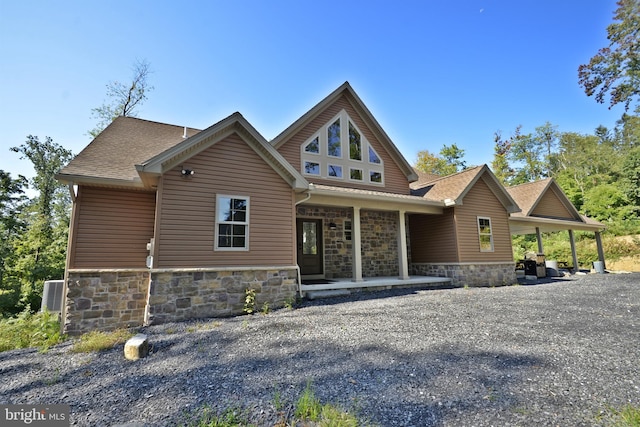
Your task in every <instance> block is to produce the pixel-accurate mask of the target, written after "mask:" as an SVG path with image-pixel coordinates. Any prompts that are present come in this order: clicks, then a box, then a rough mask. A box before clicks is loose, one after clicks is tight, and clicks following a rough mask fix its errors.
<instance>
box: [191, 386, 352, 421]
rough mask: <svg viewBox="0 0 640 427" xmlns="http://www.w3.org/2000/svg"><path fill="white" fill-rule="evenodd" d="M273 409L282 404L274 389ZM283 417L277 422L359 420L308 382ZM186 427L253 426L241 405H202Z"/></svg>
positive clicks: (279, 395) (278, 394) (279, 407)
mask: <svg viewBox="0 0 640 427" xmlns="http://www.w3.org/2000/svg"><path fill="white" fill-rule="evenodd" d="M274 405H275V407H276V410H278V411H279V412H280V409H281V408H282V407H283V406H285V405H284V402H282V395H281V394H280V393H279V392H278V391H277V390H276V396H275V397H274ZM282 414H283V415H282V419H280V420H279V421H278V423H277V424H276V426H282V427H284V426H311V425H312V426H318V427H357V426H360V425H363V424H361V423H360V422H359V421H358V419H357V418H356V417H355V415H353V414H351V413H349V412H347V411H344V410H342V409H340V408H339V407H337V406H335V405H332V404H328V403H327V404H324V405H323V404H322V403H321V402H320V399H318V398H317V397H316V396H315V393H314V392H313V389H312V387H311V382H310V381H309V382H307V386H306V388H305V389H304V391H303V392H302V394H301V395H300V397H299V398H298V400H297V401H296V403H295V405H294V411H293V417H292V418H291V419H289V418H287V417H286V416H285V415H284V412H282ZM189 418H190V419H189V421H188V422H187V424H183V425H184V426H186V427H249V426H253V425H254V424H251V422H250V420H249V419H248V418H247V414H246V413H245V412H244V411H242V410H241V409H237V408H230V409H226V410H224V411H222V412H221V413H219V414H215V413H214V412H213V410H212V409H211V407H209V406H203V407H202V408H201V409H200V410H199V412H197V413H196V414H195V415H194V416H193V417H189Z"/></svg>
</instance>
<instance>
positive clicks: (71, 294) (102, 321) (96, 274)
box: [64, 269, 149, 335]
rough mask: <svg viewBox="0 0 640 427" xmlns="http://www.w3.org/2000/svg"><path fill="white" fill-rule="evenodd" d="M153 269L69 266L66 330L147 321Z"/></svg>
mask: <svg viewBox="0 0 640 427" xmlns="http://www.w3.org/2000/svg"><path fill="white" fill-rule="evenodd" d="M148 287H149V270H147V269H139V270H92V271H88V270H69V272H68V275H67V294H66V300H65V319H64V332H65V333H67V334H69V335H79V334H82V333H84V332H88V331H92V330H98V331H112V330H114V329H118V328H129V327H134V326H141V325H142V324H143V322H144V313H145V306H146V301H147V289H148Z"/></svg>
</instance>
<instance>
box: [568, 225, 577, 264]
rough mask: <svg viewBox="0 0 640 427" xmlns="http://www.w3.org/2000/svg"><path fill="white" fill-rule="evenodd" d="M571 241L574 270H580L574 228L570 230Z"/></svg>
mask: <svg viewBox="0 0 640 427" xmlns="http://www.w3.org/2000/svg"><path fill="white" fill-rule="evenodd" d="M569 242H570V243H571V256H572V257H573V272H574V273H577V272H578V255H577V254H576V239H575V237H574V236H573V230H571V229H570V230H569Z"/></svg>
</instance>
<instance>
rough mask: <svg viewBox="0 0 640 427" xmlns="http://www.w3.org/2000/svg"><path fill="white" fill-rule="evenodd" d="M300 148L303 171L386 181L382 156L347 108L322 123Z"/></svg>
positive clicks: (346, 178) (361, 180)
mask: <svg viewBox="0 0 640 427" xmlns="http://www.w3.org/2000/svg"><path fill="white" fill-rule="evenodd" d="M343 142H344V144H343ZM301 148H302V149H301V162H302V173H303V174H304V175H311V176H315V177H319V178H326V179H332V180H342V181H351V182H359V183H368V184H373V185H378V186H379V185H384V164H383V162H382V158H381V157H380V156H379V155H378V153H377V152H376V150H375V149H374V148H373V147H372V146H371V144H370V143H369V141H368V140H367V139H366V137H365V136H364V134H363V133H362V132H361V131H360V129H359V128H358V126H357V125H356V124H355V123H354V122H353V121H352V120H351V118H350V117H349V115H348V114H347V112H346V111H345V110H342V111H340V113H338V114H337V115H336V116H335V117H333V118H332V119H331V120H329V121H328V122H327V123H326V124H325V125H324V126H322V127H321V128H320V130H319V131H318V132H317V133H316V134H314V135H313V136H312V137H311V138H309V139H308V140H307V141H306V142H305V143H304V144H302V147H301ZM343 171H344V172H343ZM347 171H348V173H347Z"/></svg>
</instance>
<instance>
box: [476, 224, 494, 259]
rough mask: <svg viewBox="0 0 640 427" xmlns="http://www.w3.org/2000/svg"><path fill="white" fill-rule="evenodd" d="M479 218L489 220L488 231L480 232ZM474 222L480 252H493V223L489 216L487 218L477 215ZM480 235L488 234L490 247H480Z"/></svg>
mask: <svg viewBox="0 0 640 427" xmlns="http://www.w3.org/2000/svg"><path fill="white" fill-rule="evenodd" d="M480 220H487V221H489V230H491V232H490V233H482V232H481V231H480V230H481V229H480ZM476 224H477V226H478V244H479V245H480V252H494V251H495V248H494V246H493V224H492V223H491V218H489V217H488V216H478V217H476ZM482 236H489V241H490V242H491V249H483V248H482V239H481V237H482Z"/></svg>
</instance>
